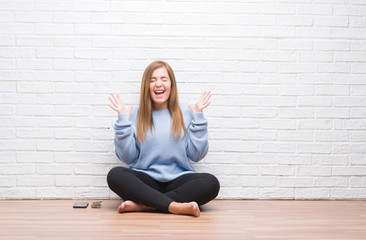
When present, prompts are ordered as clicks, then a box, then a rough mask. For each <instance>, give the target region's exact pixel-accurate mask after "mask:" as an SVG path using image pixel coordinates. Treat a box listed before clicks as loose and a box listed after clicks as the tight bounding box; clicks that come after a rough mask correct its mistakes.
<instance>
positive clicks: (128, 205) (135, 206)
mask: <svg viewBox="0 0 366 240" xmlns="http://www.w3.org/2000/svg"><path fill="white" fill-rule="evenodd" d="M154 210H155V208H152V207H148V206H145V205H143V204H139V203H135V202H132V201H130V200H127V201H124V202H122V203H121V205H120V206H119V207H118V212H119V213H122V212H144V211H154Z"/></svg>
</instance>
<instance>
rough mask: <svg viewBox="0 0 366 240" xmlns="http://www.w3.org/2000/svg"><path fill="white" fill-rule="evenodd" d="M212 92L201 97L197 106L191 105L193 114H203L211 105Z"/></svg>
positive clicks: (207, 92) (206, 92)
mask: <svg viewBox="0 0 366 240" xmlns="http://www.w3.org/2000/svg"><path fill="white" fill-rule="evenodd" d="M210 98H211V91H205V92H204V93H203V94H202V95H201V97H200V98H199V99H198V101H197V103H196V104H189V107H190V108H191V110H192V112H202V110H203V109H205V108H206V107H207V106H208V105H210V103H211V101H210Z"/></svg>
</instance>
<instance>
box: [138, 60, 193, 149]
mask: <svg viewBox="0 0 366 240" xmlns="http://www.w3.org/2000/svg"><path fill="white" fill-rule="evenodd" d="M158 68H165V69H166V70H167V72H168V74H169V78H170V81H171V89H170V96H169V99H168V109H169V113H170V117H171V119H172V120H173V124H172V129H171V135H172V136H174V138H175V139H176V140H178V139H179V138H180V136H181V134H182V129H183V131H184V136H185V135H186V134H187V130H186V127H185V124H184V121H183V114H182V111H181V109H180V107H179V102H178V89H177V82H176V80H175V76H174V72H173V70H172V68H171V67H170V66H169V64H168V63H166V62H164V61H160V60H157V61H154V62H152V63H150V65H149V66H147V68H146V69H145V71H144V75H143V76H142V81H141V93H140V106H139V111H138V114H137V140H138V141H140V142H144V141H145V136H146V133H147V130H148V129H149V128H150V130H151V131H152V129H153V127H154V121H153V117H152V111H153V101H152V99H151V96H150V80H151V76H152V73H153V72H154V71H155V70H156V69H158Z"/></svg>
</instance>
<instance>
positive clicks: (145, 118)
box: [107, 61, 220, 217]
mask: <svg viewBox="0 0 366 240" xmlns="http://www.w3.org/2000/svg"><path fill="white" fill-rule="evenodd" d="M210 97H211V93H210V92H205V93H204V94H203V95H202V96H201V97H200V99H199V100H198V101H197V103H196V104H195V105H193V104H191V105H189V106H188V105H187V106H185V105H179V103H178V91H177V83H176V80H175V76H174V72H173V70H172V69H171V67H170V66H169V64H168V63H166V62H164V61H154V62H152V63H151V64H150V65H149V66H148V67H147V68H146V69H145V72H144V75H143V77H142V82H141V95H140V105H139V109H138V110H135V109H132V106H129V107H128V106H125V105H124V104H123V103H122V101H121V98H120V96H119V95H118V94H112V97H109V100H110V101H111V104H109V106H110V107H111V108H112V109H113V110H115V111H116V112H117V113H118V120H117V121H116V124H115V133H116V134H115V141H114V143H115V148H116V154H117V156H118V158H119V159H121V160H122V161H123V162H124V163H126V164H127V165H128V166H129V168H124V167H115V168H113V169H112V170H111V171H110V172H109V173H108V176H107V182H108V185H109V187H110V189H111V190H112V191H114V192H115V193H116V194H118V195H119V196H120V197H121V198H122V199H123V200H124V202H122V204H121V205H120V206H119V208H118V212H120V213H122V212H129V211H152V210H160V211H164V212H170V213H175V214H188V215H193V216H196V217H199V216H200V209H199V205H203V204H205V203H207V202H209V201H211V200H212V199H214V198H215V197H216V196H217V194H218V192H219V188H220V184H219V181H218V180H217V178H216V177H215V176H213V175H211V174H208V173H195V172H194V170H193V168H192V167H191V165H190V163H189V160H192V161H194V162H198V161H199V160H201V159H202V158H204V157H205V156H206V154H207V151H208V139H207V138H208V133H207V120H206V119H205V118H204V116H203V112H202V110H203V109H205V108H206V107H207V106H208V105H209V104H210Z"/></svg>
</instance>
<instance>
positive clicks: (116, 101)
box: [108, 93, 133, 114]
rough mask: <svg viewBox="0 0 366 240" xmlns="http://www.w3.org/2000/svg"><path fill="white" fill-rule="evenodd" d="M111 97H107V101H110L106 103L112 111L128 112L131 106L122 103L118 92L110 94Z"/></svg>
mask: <svg viewBox="0 0 366 240" xmlns="http://www.w3.org/2000/svg"><path fill="white" fill-rule="evenodd" d="M111 95H112V97H113V98H111V97H108V99H109V101H111V103H112V105H111V104H108V106H109V107H111V108H112V109H113V110H114V111H116V112H118V114H130V112H131V110H132V108H133V106H125V105H124V104H123V103H122V100H121V97H120V96H119V94H118V93H117V94H113V93H112V94H111Z"/></svg>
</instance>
